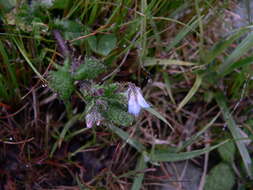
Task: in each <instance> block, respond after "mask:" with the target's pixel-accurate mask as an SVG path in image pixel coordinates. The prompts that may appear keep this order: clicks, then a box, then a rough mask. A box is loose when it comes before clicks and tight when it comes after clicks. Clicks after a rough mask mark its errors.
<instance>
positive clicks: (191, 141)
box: [176, 112, 220, 152]
mask: <svg viewBox="0 0 253 190" xmlns="http://www.w3.org/2000/svg"><path fill="white" fill-rule="evenodd" d="M219 116H220V112H219V113H218V114H217V115H216V116H215V117H214V118H213V119H212V120H211V121H210V122H209V123H208V124H207V125H205V126H204V127H203V129H201V130H200V131H199V132H197V133H196V134H195V135H193V136H192V137H191V138H190V139H189V140H187V141H185V142H183V144H182V146H180V147H178V148H177V150H176V152H180V151H181V150H183V149H184V148H186V147H187V146H189V145H191V144H193V143H194V142H195V141H196V140H197V139H198V138H199V137H200V136H201V135H202V134H203V133H204V132H205V131H206V130H208V129H209V128H210V127H211V126H212V125H213V123H214V122H215V121H216V119H217V118H218V117H219Z"/></svg>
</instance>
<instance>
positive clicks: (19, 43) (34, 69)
mask: <svg viewBox="0 0 253 190" xmlns="http://www.w3.org/2000/svg"><path fill="white" fill-rule="evenodd" d="M13 41H14V43H15V44H16V46H17V47H18V49H19V51H20V53H21V55H22V56H23V57H24V59H25V60H26V62H27V63H28V65H29V66H30V67H31V69H32V70H33V71H34V73H35V74H36V75H37V76H38V77H39V78H40V80H42V81H44V82H46V80H45V79H44V78H43V76H42V75H41V74H40V73H39V71H38V70H37V69H36V68H35V67H34V66H33V64H32V62H31V61H30V59H29V58H28V56H27V53H26V51H25V48H24V47H23V45H22V42H20V41H18V40H17V39H15V38H13Z"/></svg>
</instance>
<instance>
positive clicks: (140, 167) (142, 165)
mask: <svg viewBox="0 0 253 190" xmlns="http://www.w3.org/2000/svg"><path fill="white" fill-rule="evenodd" d="M146 168H147V164H146V162H145V158H144V155H140V157H139V160H138V163H137V167H136V169H135V170H136V172H141V173H138V174H137V175H136V177H135V178H134V182H133V185H132V188H131V190H139V189H141V187H142V181H143V178H144V172H143V171H144V170H145V169H146Z"/></svg>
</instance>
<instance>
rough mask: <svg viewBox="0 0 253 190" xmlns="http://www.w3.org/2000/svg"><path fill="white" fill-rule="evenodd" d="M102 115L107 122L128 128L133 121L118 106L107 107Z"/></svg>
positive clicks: (131, 117)
mask: <svg viewBox="0 0 253 190" xmlns="http://www.w3.org/2000/svg"><path fill="white" fill-rule="evenodd" d="M104 115H105V117H106V118H107V119H108V120H109V121H112V122H113V123H115V124H117V125H120V126H130V125H132V123H133V121H134V117H133V116H132V115H131V114H129V113H128V112H126V111H124V110H123V109H122V108H121V107H120V106H115V105H109V106H108V110H106V112H105V113H104Z"/></svg>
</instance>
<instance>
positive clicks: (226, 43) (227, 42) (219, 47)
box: [205, 28, 249, 63]
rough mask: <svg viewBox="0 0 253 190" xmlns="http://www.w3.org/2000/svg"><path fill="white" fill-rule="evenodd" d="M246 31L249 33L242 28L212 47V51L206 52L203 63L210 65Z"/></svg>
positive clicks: (246, 29)
mask: <svg viewBox="0 0 253 190" xmlns="http://www.w3.org/2000/svg"><path fill="white" fill-rule="evenodd" d="M247 31H249V29H248V28H242V29H240V30H239V31H236V32H235V33H234V34H232V35H231V36H229V37H228V38H227V39H224V40H221V41H219V42H218V43H217V44H215V45H214V47H213V48H212V50H211V51H209V52H208V54H207V55H206V57H205V61H206V62H207V63H211V62H212V61H213V60H214V59H215V58H216V57H217V56H218V55H220V54H221V53H222V52H224V51H225V50H226V49H227V48H229V47H230V46H231V45H232V44H233V43H234V42H235V40H238V39H239V38H240V37H241V36H242V35H243V34H245V33H246V32H247Z"/></svg>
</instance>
